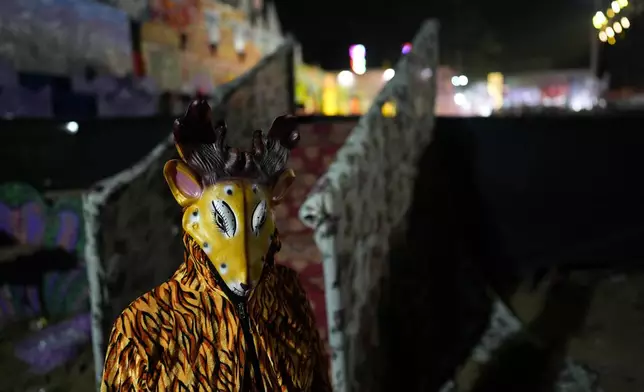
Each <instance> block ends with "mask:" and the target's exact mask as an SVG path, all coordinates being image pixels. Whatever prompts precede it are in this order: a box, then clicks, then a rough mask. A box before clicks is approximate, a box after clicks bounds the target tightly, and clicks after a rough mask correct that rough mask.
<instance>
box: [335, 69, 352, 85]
mask: <svg viewBox="0 0 644 392" xmlns="http://www.w3.org/2000/svg"><path fill="white" fill-rule="evenodd" d="M354 82H355V78H354V77H353V74H352V73H351V71H341V72H340V73H339V74H338V83H339V84H340V86H342V87H351V86H353V83H354Z"/></svg>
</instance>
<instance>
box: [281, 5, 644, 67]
mask: <svg viewBox="0 0 644 392" xmlns="http://www.w3.org/2000/svg"><path fill="white" fill-rule="evenodd" d="M632 1H636V0H632ZM275 2H276V5H277V8H278V13H279V15H280V18H281V20H282V27H283V29H284V30H285V31H286V32H289V33H292V34H293V35H294V36H295V37H296V38H297V39H298V40H299V41H300V42H301V43H302V47H303V51H304V60H305V61H306V62H307V63H311V64H317V65H320V66H322V67H323V68H326V69H334V70H337V69H347V68H348V66H349V64H348V62H349V57H348V47H349V45H351V44H356V43H361V44H363V45H365V46H366V48H367V65H368V66H369V65H370V66H373V67H376V66H377V67H380V66H382V65H383V63H384V62H388V63H389V64H393V63H395V61H396V60H397V58H398V56H399V54H400V48H401V46H402V44H403V43H404V42H407V41H411V40H412V38H413V36H414V34H415V32H416V31H417V30H418V28H419V26H420V25H421V22H422V21H423V20H424V19H426V18H438V19H439V20H440V23H441V28H440V45H441V63H442V64H446V65H451V66H454V67H456V68H458V69H461V70H462V71H463V72H467V73H468V74H471V75H484V74H486V73H488V72H491V71H502V72H514V71H521V70H539V69H541V70H542V69H553V68H555V69H563V68H578V67H589V62H590V60H589V56H590V55H589V46H590V41H591V36H590V34H591V33H590V27H591V19H592V15H593V14H594V13H595V12H596V11H597V10H596V9H595V7H594V1H593V0H540V1H535V0H531V1H525V2H524V1H516V0H514V1H510V0H497V1H480V0H442V1H437V0H429V1H428V0H396V1H393V0H382V1H372V2H367V1H351V0H327V1H324V2H322V1H321V2H318V3H317V5H314V2H313V1H311V0H309V1H302V0H275ZM602 4H605V6H608V5H609V4H610V1H602ZM640 19H641V18H640ZM616 46H618V45H616ZM626 46H629V45H626V44H623V45H622V47H623V48H622V49H620V50H622V52H623V51H624V48H625V47H626ZM630 46H632V44H631V45H630ZM616 49H617V48H611V50H613V51H615V50H616ZM604 52H606V51H604ZM631 68H632V67H631ZM631 73H632V71H631Z"/></svg>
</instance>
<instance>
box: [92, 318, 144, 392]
mask: <svg viewBox="0 0 644 392" xmlns="http://www.w3.org/2000/svg"><path fill="white" fill-rule="evenodd" d="M122 317H123V316H121V317H119V319H118V320H117V322H116V323H115V324H114V328H113V329H112V334H111V335H110V340H109V342H108V344H107V353H106V356H105V366H104V368H103V379H102V381H101V392H117V391H119V392H120V391H134V392H136V391H140V390H142V385H143V383H144V377H143V376H144V374H145V367H146V365H145V361H144V359H143V358H142V357H141V356H140V355H139V353H138V348H137V346H136V345H135V343H134V342H133V340H132V339H131V338H130V337H128V336H126V335H125V334H124V331H122V330H121V328H120V327H119V326H120V325H122V322H121V321H122V320H121V318H122Z"/></svg>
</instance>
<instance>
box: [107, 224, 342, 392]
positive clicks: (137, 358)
mask: <svg viewBox="0 0 644 392" xmlns="http://www.w3.org/2000/svg"><path fill="white" fill-rule="evenodd" d="M184 244H185V248H186V257H185V261H184V263H182V265H181V266H180V267H179V269H178V270H177V271H176V272H175V274H174V275H173V276H172V278H170V279H169V280H168V281H167V282H165V283H163V284H161V285H160V286H158V287H157V288H155V289H153V290H151V291H150V292H148V293H146V294H144V295H142V296H141V297H140V298H138V299H136V300H135V301H134V302H132V303H131V304H130V305H129V306H128V308H127V309H125V311H123V313H122V314H121V315H120V316H119V317H118V318H117V320H116V322H115V323H114V328H113V330H112V334H111V337H110V339H109V343H108V347H107V358H106V362H105V369H104V373H103V380H102V384H101V391H102V392H108V391H195V392H197V391H224V392H227V391H260V390H261V391H266V392H269V391H331V387H330V383H329V376H328V364H327V359H326V357H325V355H324V352H323V349H322V345H321V341H320V337H319V335H318V332H317V329H316V327H315V324H314V320H313V316H312V310H311V308H310V305H309V302H308V300H307V298H306V294H305V292H304V290H303V289H302V287H301V286H300V283H299V281H298V279H297V275H296V273H295V272H294V271H293V270H291V269H288V268H287V267H284V266H280V265H275V264H274V263H273V262H272V259H273V257H272V255H273V254H274V253H275V252H276V251H277V250H278V249H279V240H278V239H277V236H275V241H274V245H273V246H271V252H270V253H269V254H268V255H267V256H268V257H267V266H266V267H265V269H264V272H263V275H262V278H261V281H260V283H259V284H258V286H257V287H256V288H255V290H254V292H253V294H252V295H251V296H250V297H249V298H248V299H247V301H248V302H247V303H243V302H239V303H233V302H232V301H231V300H230V299H229V296H227V295H226V289H225V286H222V284H221V281H220V280H219V278H218V275H217V273H216V271H214V270H213V269H212V267H210V263H209V262H208V258H207V256H206V255H205V254H204V252H203V251H202V249H201V248H200V247H199V246H198V245H197V244H196V243H195V241H194V240H193V239H192V238H191V237H190V236H189V235H187V234H186V235H184ZM244 322H248V324H247V325H248V326H249V332H247V333H248V334H249V335H252V337H251V336H246V337H245V332H244V328H242V325H243V324H244ZM251 340H252V343H253V345H254V348H255V349H254V350H253V349H251V350H248V341H251ZM249 353H250V354H249Z"/></svg>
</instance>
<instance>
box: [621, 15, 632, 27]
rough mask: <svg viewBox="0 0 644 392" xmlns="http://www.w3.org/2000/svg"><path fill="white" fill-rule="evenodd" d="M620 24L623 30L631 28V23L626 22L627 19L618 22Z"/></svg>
mask: <svg viewBox="0 0 644 392" xmlns="http://www.w3.org/2000/svg"><path fill="white" fill-rule="evenodd" d="M620 22H621V24H622V27H623V28H625V29H627V28H629V27H631V21H630V20H628V18H627V17H623V18H622V20H620Z"/></svg>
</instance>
